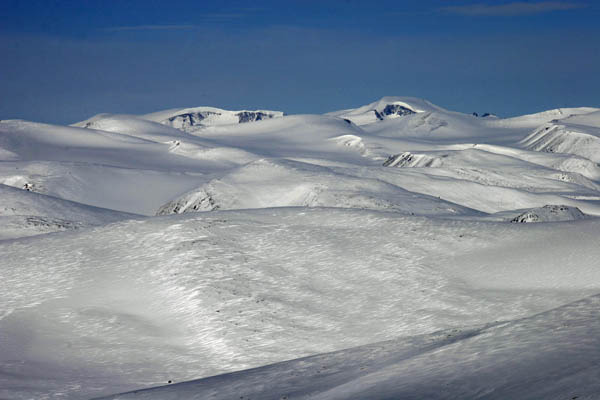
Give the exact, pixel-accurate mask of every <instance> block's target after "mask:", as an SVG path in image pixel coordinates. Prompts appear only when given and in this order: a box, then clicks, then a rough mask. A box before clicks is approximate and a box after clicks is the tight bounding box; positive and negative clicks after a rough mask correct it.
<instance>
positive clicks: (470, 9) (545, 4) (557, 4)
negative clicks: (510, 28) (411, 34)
mask: <svg viewBox="0 0 600 400" xmlns="http://www.w3.org/2000/svg"><path fill="white" fill-rule="evenodd" d="M583 7H586V4H583V3H576V2H570V1H541V2H537V3H532V2H523V1H519V2H513V3H505V4H483V3H482V4H470V5H465V6H448V7H442V8H439V11H442V12H446V13H452V14H461V15H471V16H503V17H508V16H517V15H532V14H541V13H546V12H551V11H564V10H573V9H576V8H583Z"/></svg>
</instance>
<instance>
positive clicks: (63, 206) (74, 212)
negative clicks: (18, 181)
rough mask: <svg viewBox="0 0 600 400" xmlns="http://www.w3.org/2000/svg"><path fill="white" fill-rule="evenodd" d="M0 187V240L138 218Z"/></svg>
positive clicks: (4, 186) (25, 191) (26, 191)
mask: <svg viewBox="0 0 600 400" xmlns="http://www.w3.org/2000/svg"><path fill="white" fill-rule="evenodd" d="M25 187H26V188H27V189H16V188H13V187H10V186H6V185H3V184H0V198H1V199H2V202H1V204H0V240H3V239H9V238H10V239H14V238H19V237H25V236H32V235H39V234H42V233H48V232H56V231H63V230H68V229H78V228H82V227H86V226H97V225H106V224H108V223H112V222H116V221H122V220H125V219H132V218H140V216H139V215H136V214H129V213H124V212H118V211H114V210H108V209H104V208H99V207H92V206H88V205H85V204H81V203H76V202H73V201H69V200H63V199H60V198H56V197H52V196H46V195H43V194H39V193H34V192H31V191H29V187H28V186H27V184H26V186H25Z"/></svg>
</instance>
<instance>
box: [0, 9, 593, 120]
mask: <svg viewBox="0 0 600 400" xmlns="http://www.w3.org/2000/svg"><path fill="white" fill-rule="evenodd" d="M596 3H599V2H595V1H593V0H581V1H518V2H515V1H482V0H479V1H452V0H437V1H435V0H420V1H411V0H406V1H402V0H395V1H387V0H381V1H377V0H373V1H369V2H367V1H362V0H339V1H333V0H329V1H328V0H321V1H316V0H298V1H295V0H286V1H281V0H278V1H269V0H264V1H261V0H256V1H203V0H169V1H158V0H131V1H127V0H121V1H119V0H1V1H0V54H1V57H0V119H14V118H20V119H26V120H31V121H39V122H47V123H58V124H67V123H74V122H77V121H80V120H84V119H86V118H89V117H91V116H93V115H95V114H98V113H103V112H107V113H127V114H142V113H149V112H153V111H158V110H162V109H169V108H176V107H193V106H214V107H221V108H226V109H272V110H281V111H284V112H286V113H289V114H298V113H325V112H329V111H334V110H338V109H345V108H354V107H358V106H361V105H364V104H367V103H370V102H372V101H375V100H377V99H379V98H381V97H383V96H413V97H420V98H425V99H427V100H429V101H431V102H432V103H434V104H437V105H439V106H442V107H444V108H447V109H450V110H455V111H461V112H468V113H470V112H479V113H483V112H491V113H495V114H497V115H499V116H505V117H507V116H514V115H519V114H526V113H532V112H537V111H542V110H546V109H551V108H558V107H575V106H595V107H600V74H598V72H599V71H600V24H598V21H599V20H600V4H596Z"/></svg>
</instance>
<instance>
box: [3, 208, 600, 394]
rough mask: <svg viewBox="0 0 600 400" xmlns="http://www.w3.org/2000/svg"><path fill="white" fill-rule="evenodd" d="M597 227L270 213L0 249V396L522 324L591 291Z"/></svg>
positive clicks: (138, 382) (121, 383)
mask: <svg viewBox="0 0 600 400" xmlns="http://www.w3.org/2000/svg"><path fill="white" fill-rule="evenodd" d="M542 225H543V226H542ZM548 226H551V228H552V229H548V228H547V227H548ZM598 234H600V223H599V221H598V220H596V219H592V220H582V221H576V222H566V223H554V224H552V225H548V224H507V223H491V222H469V221H444V220H436V219H428V218H420V217H409V216H402V215H401V214H398V213H379V212H373V211H365V210H362V211H361V210H343V209H319V208H313V209H306V208H291V209H285V208H280V209H264V210H254V211H230V212H212V213H201V214H185V215H181V216H169V217H161V218H151V219H146V220H141V221H138V220H135V221H127V222H120V223H116V224H112V225H110V226H107V227H104V228H94V229H87V230H85V229H84V230H79V231H76V232H65V233H58V234H54V235H49V236H41V237H36V238H29V239H21V240H17V241H11V242H6V243H0V252H1V253H2V254H3V255H4V257H3V258H2V261H0V264H1V268H0V305H1V307H2V309H0V315H1V318H2V319H0V335H1V336H2V337H3V338H5V339H4V340H3V341H2V344H1V345H0V364H1V365H2V366H3V369H2V370H1V371H0V388H2V389H1V390H0V397H8V398H23V399H25V398H42V396H43V395H44V394H45V395H48V396H50V397H59V396H62V398H86V397H92V396H94V395H95V396H99V395H102V394H109V393H114V392H122V391H127V390H132V389H137V388H140V387H147V386H155V385H160V384H164V383H166V382H167V381H168V380H170V379H171V380H174V381H176V382H181V381H184V380H189V379H193V378H198V377H204V376H210V375H215V374H218V373H223V372H228V371H234V370H241V369H244V368H250V367H259V366H261V365H265V364H268V363H273V362H278V361H283V360H288V359H293V358H297V357H302V356H307V355H311V354H317V353H323V352H327V351H334V350H340V349H344V348H349V347H353V346H360V345H365V344H369V343H374V342H378V341H382V340H389V339H394V338H397V337H406V336H412V335H421V334H426V333H431V332H434V331H436V330H440V329H449V328H457V327H464V326H471V325H483V324H486V323H488V322H493V321H496V320H510V319H515V318H521V317H526V316H529V315H532V314H534V313H538V312H542V311H545V310H548V309H552V308H555V307H558V306H560V305H562V304H565V303H568V302H571V301H574V300H577V299H580V298H582V297H585V296H587V295H592V294H594V293H598V291H600V270H599V269H598V268H597V264H596V263H595V260H597V259H600V248H598V246H597V245H596V244H597V237H598ZM582 365H583V364H582ZM366 387H367V386H365V388H366Z"/></svg>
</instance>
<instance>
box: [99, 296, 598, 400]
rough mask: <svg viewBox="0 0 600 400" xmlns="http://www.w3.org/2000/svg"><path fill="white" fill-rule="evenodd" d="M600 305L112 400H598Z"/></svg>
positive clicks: (585, 303) (591, 302) (592, 301)
mask: <svg viewBox="0 0 600 400" xmlns="http://www.w3.org/2000/svg"><path fill="white" fill-rule="evenodd" d="M598 307H600V296H592V297H588V298H586V299H583V300H580V301H577V302H574V303H571V304H568V305H565V306H562V307H559V308H556V309H553V310H550V311H547V312H543V313H540V314H537V315H534V316H531V317H527V318H523V319H519V320H514V321H508V322H495V323H492V324H489V325H486V326H482V327H469V328H463V329H452V330H448V331H440V332H437V333H434V334H430V335H423V336H413V337H407V338H402V339H398V340H394V341H389V342H380V343H376V344H372V345H368V346H363V347H358V348H353V349H348V350H342V351H339V352H336V353H328V354H322V355H317V356H312V357H307V358H303V359H298V360H293V361H287V362H283V363H279V364H273V365H269V366H266V367H260V368H257V369H252V370H247V371H242V372H236V373H231V374H226V375H220V376H215V377H210V378H205V379H200V380H197V381H191V382H184V383H179V384H174V385H168V386H163V387H158V388H154V389H146V390H138V391H135V392H131V393H124V394H121V395H115V396H109V397H106V398H105V399H114V400H117V399H120V400H126V399H147V400H151V399H161V400H167V399H168V400H177V399H186V400H193V399H215V400H216V399H261V400H271V399H272V400H280V399H315V398H318V399H346V400H349V399H356V400H359V399H372V400H378V399H392V398H393V399H475V398H477V399H479V398H485V399H490V400H491V399H498V400H500V399H594V398H597V395H598V393H599V392H600V369H598V367H597V360H598V358H599V357H600V320H599V319H598ZM265 382H269V384H268V385H265Z"/></svg>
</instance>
